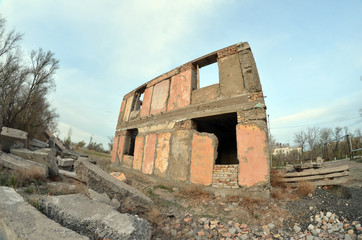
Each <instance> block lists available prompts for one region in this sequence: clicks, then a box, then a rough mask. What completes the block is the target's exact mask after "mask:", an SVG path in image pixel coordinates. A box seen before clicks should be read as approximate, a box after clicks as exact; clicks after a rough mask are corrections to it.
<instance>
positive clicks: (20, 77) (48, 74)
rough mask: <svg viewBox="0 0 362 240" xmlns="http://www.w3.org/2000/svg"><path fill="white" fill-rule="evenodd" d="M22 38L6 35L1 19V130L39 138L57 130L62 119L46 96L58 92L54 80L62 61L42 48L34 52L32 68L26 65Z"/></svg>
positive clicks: (10, 34)
mask: <svg viewBox="0 0 362 240" xmlns="http://www.w3.org/2000/svg"><path fill="white" fill-rule="evenodd" d="M21 37H22V35H21V34H18V33H15V32H14V31H11V32H9V33H6V29H5V19H3V18H1V19H0V127H1V126H7V127H12V128H18V129H21V130H24V131H27V132H28V133H29V135H30V136H35V135H37V134H40V133H41V132H43V131H44V130H45V129H46V128H55V126H56V123H55V119H56V118H57V116H58V115H57V114H56V112H55V109H52V108H51V106H50V103H49V102H48V101H47V99H46V96H47V94H48V93H49V92H51V91H53V90H54V89H55V83H54V79H53V76H54V74H55V72H56V70H57V69H58V68H59V61H58V60H56V59H55V58H54V53H52V52H50V51H48V52H45V51H43V50H42V49H41V48H40V49H38V50H36V51H35V50H34V51H32V52H31V54H30V64H29V65H26V64H24V62H26V61H23V55H22V52H21V51H20V47H19V43H20V40H21Z"/></svg>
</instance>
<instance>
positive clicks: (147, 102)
mask: <svg viewBox="0 0 362 240" xmlns="http://www.w3.org/2000/svg"><path fill="white" fill-rule="evenodd" d="M152 93H153V87H148V88H146V90H145V94H144V96H143V103H142V108H141V112H140V116H141V117H146V116H148V115H149V114H150V108H151V99H152Z"/></svg>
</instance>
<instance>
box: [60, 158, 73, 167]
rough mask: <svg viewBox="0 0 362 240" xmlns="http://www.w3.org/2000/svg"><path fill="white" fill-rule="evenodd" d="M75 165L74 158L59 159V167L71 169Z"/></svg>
mask: <svg viewBox="0 0 362 240" xmlns="http://www.w3.org/2000/svg"><path fill="white" fill-rule="evenodd" d="M73 165H74V159H73V158H58V166H61V167H71V166H73Z"/></svg>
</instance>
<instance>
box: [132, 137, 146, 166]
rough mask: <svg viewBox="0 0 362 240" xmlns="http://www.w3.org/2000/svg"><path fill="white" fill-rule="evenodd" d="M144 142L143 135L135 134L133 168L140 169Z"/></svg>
mask: <svg viewBox="0 0 362 240" xmlns="http://www.w3.org/2000/svg"><path fill="white" fill-rule="evenodd" d="M144 143H145V137H144V136H137V137H136V142H135V146H134V158H133V169H135V170H138V171H141V168H142V158H143V147H144Z"/></svg>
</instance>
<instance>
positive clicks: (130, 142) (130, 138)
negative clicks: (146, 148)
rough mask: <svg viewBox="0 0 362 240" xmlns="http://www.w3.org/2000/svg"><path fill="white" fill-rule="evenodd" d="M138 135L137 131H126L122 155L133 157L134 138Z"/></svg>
mask: <svg viewBox="0 0 362 240" xmlns="http://www.w3.org/2000/svg"><path fill="white" fill-rule="evenodd" d="M137 135H138V130H137V129H130V130H127V133H126V140H125V143H124V144H125V146H124V154H125V155H130V156H134V147H135V143H136V137H137Z"/></svg>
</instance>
